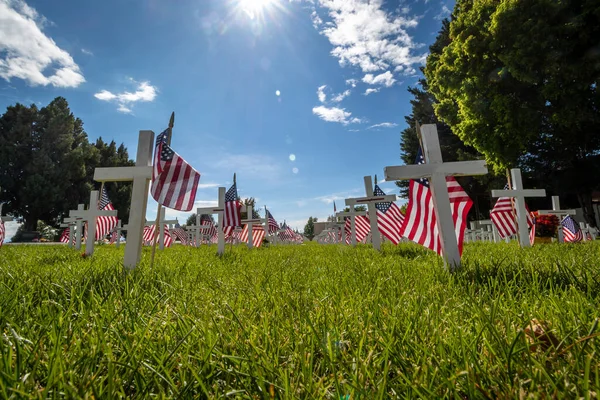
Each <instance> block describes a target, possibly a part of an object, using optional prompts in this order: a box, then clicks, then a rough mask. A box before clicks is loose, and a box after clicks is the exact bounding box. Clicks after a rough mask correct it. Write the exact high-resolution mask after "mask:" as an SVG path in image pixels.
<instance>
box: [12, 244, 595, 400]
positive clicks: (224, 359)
mask: <svg viewBox="0 0 600 400" xmlns="http://www.w3.org/2000/svg"><path fill="white" fill-rule="evenodd" d="M214 252H215V248H214V247H213V248H206V247H204V248H200V249H192V248H184V247H175V248H172V249H167V250H165V251H164V252H162V253H160V252H159V253H158V256H157V262H156V265H155V267H154V268H153V269H150V268H149V266H148V262H147V260H148V259H149V249H145V250H144V262H143V264H142V266H141V267H140V268H138V269H137V270H136V271H135V272H133V273H131V274H126V273H124V272H123V270H122V266H121V260H122V255H123V249H122V248H121V249H120V250H117V249H114V248H111V247H109V246H99V247H98V248H97V251H96V253H95V254H94V256H93V257H91V258H86V259H84V258H82V257H81V255H80V254H78V253H77V252H75V251H74V250H69V249H67V248H65V247H45V246H39V247H33V246H32V247H20V246H13V247H11V246H5V247H2V248H1V249H0V332H1V333H2V338H1V340H0V398H3V399H4V398H61V397H67V398H118V397H133V398H148V397H152V396H153V397H158V398H167V397H169V398H171V397H172V398H194V397H196V398H225V397H227V398H255V399H263V398H264V399H271V398H278V399H279V398H281V399H287V398H290V399H291V398H304V399H319V398H325V399H336V400H338V399H379V398H390V397H401V398H441V397H443V398H460V399H465V398H469V399H475V398H498V397H500V398H526V397H528V396H532V397H533V398H540V397H554V396H555V397H559V398H563V397H568V398H579V397H580V398H597V397H598V393H600V361H599V360H600V337H599V336H597V335H598V333H597V332H599V331H600V328H599V327H598V326H597V325H598V316H599V309H600V301H599V294H600V267H599V265H600V263H599V261H600V242H596V243H584V244H579V245H544V246H537V247H535V248H532V249H526V250H521V249H520V248H518V247H517V246H516V245H515V244H504V243H503V244H496V245H493V244H469V245H467V247H466V250H465V254H464V261H465V266H464V268H463V270H461V271H460V272H459V273H456V274H450V273H448V272H446V271H445V270H444V268H443V265H442V264H441V262H440V260H439V258H438V257H437V256H435V255H433V254H432V253H430V252H428V251H425V250H422V249H421V248H420V247H418V246H416V245H412V244H403V245H400V246H398V247H385V248H384V251H383V252H382V253H377V252H375V251H373V250H372V249H371V248H369V247H365V246H363V247H359V248H357V249H353V248H350V247H338V246H334V245H329V246H321V245H316V244H312V243H310V244H307V245H304V246H281V247H272V248H266V249H258V250H257V249H255V250H253V251H248V250H247V249H245V248H241V247H239V248H234V249H233V251H232V252H230V249H229V247H228V249H227V254H226V255H225V256H224V257H222V258H219V257H217V256H215V255H214ZM534 318H535V319H537V320H539V321H545V322H546V323H548V324H549V325H550V327H548V328H547V330H550V329H551V330H552V334H553V335H554V336H555V337H556V338H557V339H558V343H557V344H556V345H553V346H549V347H547V348H545V349H543V348H542V347H543V346H537V349H536V350H532V349H531V348H530V344H531V343H530V342H529V341H528V339H527V337H528V336H527V334H525V333H524V329H525V328H526V327H527V326H528V325H529V323H530V321H531V320H532V319H534Z"/></svg>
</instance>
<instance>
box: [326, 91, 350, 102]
mask: <svg viewBox="0 0 600 400" xmlns="http://www.w3.org/2000/svg"><path fill="white" fill-rule="evenodd" d="M350 93H351V92H350V89H348V90H344V91H343V92H342V93H338V94H336V95H333V97H332V98H331V101H332V102H334V103H339V102H341V101H342V100H344V99H345V98H346V97H348V96H350Z"/></svg>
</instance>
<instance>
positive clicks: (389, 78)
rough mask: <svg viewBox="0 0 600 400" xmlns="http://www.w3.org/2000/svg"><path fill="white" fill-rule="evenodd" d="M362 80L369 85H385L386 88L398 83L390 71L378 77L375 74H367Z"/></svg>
mask: <svg viewBox="0 0 600 400" xmlns="http://www.w3.org/2000/svg"><path fill="white" fill-rule="evenodd" d="M362 80H363V82H364V83H368V84H369V85H383V86H385V87H390V86H392V85H393V84H394V82H396V79H394V74H392V73H391V72H390V71H386V72H384V73H383V74H379V75H377V76H374V75H373V74H366V75H365V76H364V77H363V79H362Z"/></svg>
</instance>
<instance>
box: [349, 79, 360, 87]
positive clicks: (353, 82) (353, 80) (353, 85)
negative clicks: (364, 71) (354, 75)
mask: <svg viewBox="0 0 600 400" xmlns="http://www.w3.org/2000/svg"><path fill="white" fill-rule="evenodd" d="M357 83H358V81H357V80H356V79H346V85H352V87H356V84H357Z"/></svg>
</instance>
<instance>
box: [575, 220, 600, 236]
mask: <svg viewBox="0 0 600 400" xmlns="http://www.w3.org/2000/svg"><path fill="white" fill-rule="evenodd" d="M579 227H580V228H581V233H582V234H583V240H585V241H587V240H588V237H587V234H588V233H589V235H590V236H591V238H592V240H596V233H597V229H596V228H594V227H592V226H590V224H587V223H585V222H580V223H579Z"/></svg>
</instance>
